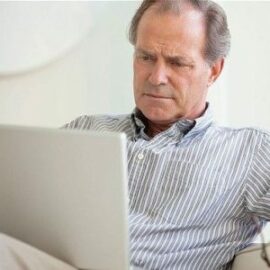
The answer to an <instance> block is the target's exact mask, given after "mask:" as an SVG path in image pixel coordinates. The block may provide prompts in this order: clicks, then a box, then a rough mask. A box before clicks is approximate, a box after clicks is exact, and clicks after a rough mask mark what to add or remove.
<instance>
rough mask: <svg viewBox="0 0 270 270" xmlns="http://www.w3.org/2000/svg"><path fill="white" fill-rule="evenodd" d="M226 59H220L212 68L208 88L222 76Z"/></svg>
mask: <svg viewBox="0 0 270 270" xmlns="http://www.w3.org/2000/svg"><path fill="white" fill-rule="evenodd" d="M224 61H225V60H224V58H219V59H218V60H217V61H216V62H215V63H214V64H213V65H212V66H211V68H210V76H209V79H208V84H207V86H208V87H209V86H211V85H212V84H213V83H214V82H215V81H216V79H217V78H218V77H219V75H220V74H221V71H222V70H223V66H224Z"/></svg>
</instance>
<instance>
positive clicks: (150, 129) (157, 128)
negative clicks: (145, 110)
mask: <svg viewBox="0 0 270 270" xmlns="http://www.w3.org/2000/svg"><path fill="white" fill-rule="evenodd" d="M172 125H173V123H171V124H166V125H165V124H157V123H154V122H152V121H150V120H149V119H147V123H146V134H147V135H148V136H149V137H150V138H153V137H155V136H156V135H157V134H159V133H160V132H162V131H165V130H167V129H169V128H170V127H171V126H172Z"/></svg>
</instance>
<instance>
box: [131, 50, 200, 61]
mask: <svg viewBox="0 0 270 270" xmlns="http://www.w3.org/2000/svg"><path fill="white" fill-rule="evenodd" d="M137 53H138V54H144V55H149V56H151V57H155V53H153V52H150V51H147V50H144V49H142V48H136V49H135V54H137ZM165 58H166V59H167V60H169V61H177V62H184V63H187V64H189V65H194V64H195V62H194V61H193V60H192V59H190V58H188V57H185V56H181V55H175V56H170V55H165Z"/></svg>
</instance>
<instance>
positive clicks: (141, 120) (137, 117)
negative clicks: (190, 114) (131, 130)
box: [131, 102, 213, 137]
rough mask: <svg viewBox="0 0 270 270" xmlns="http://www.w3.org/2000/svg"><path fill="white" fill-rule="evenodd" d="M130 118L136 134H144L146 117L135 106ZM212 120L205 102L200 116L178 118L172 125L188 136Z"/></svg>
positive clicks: (193, 134) (202, 128)
mask: <svg viewBox="0 0 270 270" xmlns="http://www.w3.org/2000/svg"><path fill="white" fill-rule="evenodd" d="M131 119H132V122H133V124H134V127H135V134H136V136H141V135H142V134H144V130H145V121H146V118H145V116H144V115H143V114H142V112H141V111H140V110H139V109H138V108H135V109H134V110H133V112H132V114H131ZM212 122H213V114H212V110H211V108H210V104H209V103H208V102H207V103H206V109H205V111H204V113H203V114H202V115H201V116H200V117H198V118H196V119H194V120H190V119H180V120H178V121H177V122H176V123H175V124H174V125H173V126H172V127H174V128H175V127H177V129H178V130H179V132H180V133H182V134H183V136H186V137H190V136H195V135H196V134H198V133H201V132H202V131H204V130H206V129H207V128H208V127H209V126H210V125H211V123H212ZM172 127H171V128H172ZM171 128H170V129H171ZM146 137H147V135H146Z"/></svg>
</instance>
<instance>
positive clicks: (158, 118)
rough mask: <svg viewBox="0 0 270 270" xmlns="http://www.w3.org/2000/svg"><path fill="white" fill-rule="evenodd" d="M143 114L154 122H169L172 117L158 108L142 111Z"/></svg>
mask: <svg viewBox="0 0 270 270" xmlns="http://www.w3.org/2000/svg"><path fill="white" fill-rule="evenodd" d="M142 113H143V115H144V116H145V117H146V118H147V119H148V120H150V121H151V122H154V123H168V122H171V121H172V119H173V118H174V117H172V116H170V115H168V114H166V113H164V112H161V111H159V110H151V111H148V110H146V111H142Z"/></svg>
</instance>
